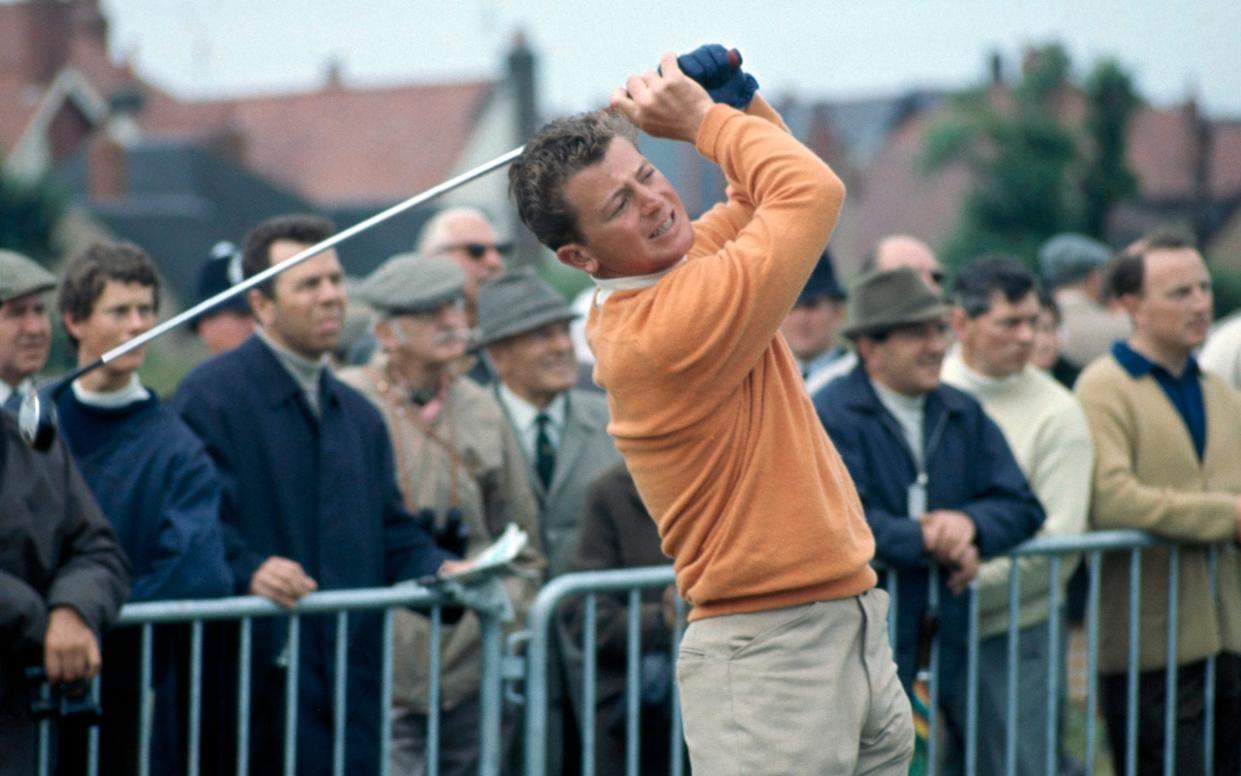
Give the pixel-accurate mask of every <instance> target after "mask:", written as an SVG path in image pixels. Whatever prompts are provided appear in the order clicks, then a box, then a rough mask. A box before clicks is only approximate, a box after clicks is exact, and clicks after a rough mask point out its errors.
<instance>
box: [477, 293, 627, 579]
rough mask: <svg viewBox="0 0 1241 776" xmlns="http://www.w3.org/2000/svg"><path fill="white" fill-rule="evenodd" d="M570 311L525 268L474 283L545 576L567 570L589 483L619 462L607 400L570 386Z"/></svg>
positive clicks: (483, 339) (573, 374)
mask: <svg viewBox="0 0 1241 776" xmlns="http://www.w3.org/2000/svg"><path fill="white" fill-rule="evenodd" d="M575 317H577V316H576V314H575V313H574V312H573V311H572V310H571V309H570V308H569V305H568V304H567V303H566V302H565V300H564V297H562V296H561V295H560V293H559V292H558V291H556V290H555V289H554V288H552V287H551V286H550V285H548V284H547V283H546V282H545V281H543V280H542V279H540V278H539V277H538V276H537V275H535V274H534V273H533V272H530V271H524V270H523V271H517V272H510V273H509V274H507V275H504V276H501V277H500V278H497V279H496V280H493V281H491V282H489V283H487V284H485V285H484V286H482V288H480V289H479V293H478V325H479V333H478V344H479V345H480V346H482V347H485V348H486V349H487V355H488V356H489V357H490V358H491V361H492V363H494V364H495V367H496V373H497V376H498V379H497V381H496V383H495V385H494V390H495V393H496V397H497V398H498V399H499V400H500V406H501V407H503V408H504V411H505V414H506V415H507V416H508V419H509V422H510V423H511V424H512V426H513V431H514V432H515V433H516V435H517V441H518V443H519V444H520V446H521V449H522V451H523V452H524V453H525V456H526V461H527V463H528V464H529V466H528V467H527V472H528V474H529V477H530V486H531V487H532V488H533V489H534V493H535V496H536V497H537V498H538V500H539V507H540V509H539V516H540V520H539V531H540V533H541V534H542V539H543V547H544V549H545V551H546V553H547V564H548V576H550V577H554V576H557V575H559V574H563V573H564V572H565V571H566V570H567V569H568V563H569V556H570V555H571V554H572V552H573V547H574V545H575V544H576V542H577V529H578V526H579V525H580V524H581V519H582V512H583V510H584V509H585V508H586V491H587V488H589V486H590V483H591V482H592V481H593V480H594V478H595V477H597V476H598V475H599V474H600V473H601V472H602V471H603V470H604V469H607V468H608V467H609V466H612V465H613V464H615V463H617V462H619V461H620V454H619V453H618V452H616V446H615V444H614V443H613V442H612V437H610V436H608V430H607V429H608V405H607V402H606V401H605V400H604V398H603V397H602V396H600V395H599V394H596V393H591V392H587V391H580V390H577V389H575V388H574V387H573V386H574V384H575V383H576V382H577V359H576V356H575V354H574V350H573V340H572V339H570V337H569V321H571V320H572V319H573V318H575Z"/></svg>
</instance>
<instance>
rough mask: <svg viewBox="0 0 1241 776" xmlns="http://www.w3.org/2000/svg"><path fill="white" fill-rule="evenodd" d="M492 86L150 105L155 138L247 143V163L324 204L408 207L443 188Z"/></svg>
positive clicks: (149, 126) (149, 125)
mask: <svg viewBox="0 0 1241 776" xmlns="http://www.w3.org/2000/svg"><path fill="white" fill-rule="evenodd" d="M493 87H494V84H493V83H492V82H489V81H464V82H457V83H442V84H420V85H415V86H398V87H391V88H376V89H357V90H355V89H349V88H342V87H331V86H329V87H327V88H324V89H321V90H318V91H314V92H307V93H302V94H288V95H273V96H263V97H243V98H235V99H226V100H211V101H205V102H198V103H179V104H178V103H175V102H168V103H162V104H149V105H148V106H146V108H145V110H144V113H143V115H142V117H141V121H142V125H143V128H144V129H145V130H146V131H147V132H149V133H150V134H152V135H161V134H163V135H178V136H190V137H192V136H202V135H210V134H213V133H217V134H218V133H220V132H223V131H231V132H236V133H239V135H240V136H241V147H242V149H243V150H242V154H243V159H242V161H243V162H244V163H245V164H246V165H247V166H249V167H251V168H252V169H255V170H257V171H258V172H260V173H263V174H264V175H267V176H269V177H271V178H273V179H275V180H277V181H280V182H282V183H283V184H285V185H287V186H289V187H291V188H293V189H295V190H296V191H298V192H299V193H301V194H303V195H305V196H307V197H309V198H310V199H313V200H317V201H320V202H334V203H340V202H382V201H392V200H397V199H402V198H404V197H407V196H410V195H411V194H414V193H416V192H418V191H420V190H422V189H425V188H428V187H430V186H432V185H434V184H435V183H438V182H439V181H441V180H443V179H445V178H447V177H448V176H449V174H450V172H451V170H452V169H453V167H454V166H455V165H456V163H457V160H458V158H459V157H460V155H461V152H462V150H463V149H464V146H465V144H466V142H467V141H468V140H469V137H470V135H471V130H472V129H473V127H474V122H475V120H476V119H477V117H478V114H479V112H480V111H481V109H482V108H483V106H484V105H485V103H486V100H487V98H488V97H489V96H490V95H491V93H492V90H493Z"/></svg>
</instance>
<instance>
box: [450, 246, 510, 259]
mask: <svg viewBox="0 0 1241 776" xmlns="http://www.w3.org/2000/svg"><path fill="white" fill-rule="evenodd" d="M440 250H441V251H444V252H448V251H463V252H464V253H465V254H466V255H467V256H469V257H470V258H471V259H473V260H474V261H478V260H479V259H481V258H482V257H484V256H486V255H487V251H491V250H494V251H495V252H496V253H498V254H500V255H501V256H507V255H508V254H509V251H511V250H513V244H512V243H508V242H502V243H480V242H465V243H455V244H453V245H445V246H444V247H442V248H440Z"/></svg>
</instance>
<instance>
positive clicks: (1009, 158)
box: [922, 44, 1137, 266]
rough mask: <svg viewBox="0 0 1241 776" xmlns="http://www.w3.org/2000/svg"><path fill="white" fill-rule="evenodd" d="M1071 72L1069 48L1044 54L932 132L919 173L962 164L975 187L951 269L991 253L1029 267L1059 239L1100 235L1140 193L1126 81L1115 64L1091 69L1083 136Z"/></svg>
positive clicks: (946, 251)
mask: <svg viewBox="0 0 1241 776" xmlns="http://www.w3.org/2000/svg"><path fill="white" fill-rule="evenodd" d="M1070 72H1071V69H1070V61H1069V57H1068V55H1067V53H1065V51H1064V49H1063V48H1062V47H1061V46H1059V45H1056V44H1053V45H1050V46H1046V47H1044V48H1042V49H1039V50H1037V51H1035V52H1032V54H1031V55H1030V57H1029V59H1028V61H1027V66H1026V68H1025V70H1024V72H1023V74H1022V76H1021V80H1020V82H1019V83H1018V84H1017V86H1016V88H1014V89H1013V90H1011V92H1009V91H1006V90H992V89H989V88H982V89H976V90H973V91H970V92H967V93H965V94H963V95H962V96H960V97H959V98H957V99H956V100H955V102H954V105H953V106H952V107H953V109H952V110H951V112H950V114H949V116H948V118H946V119H944V120H943V121H941V122H939V123H938V124H936V125H935V126H933V127H932V128H931V130H930V131H929V132H928V134H927V138H926V141H925V144H924V147H923V153H922V165H923V168H924V169H925V170H926V171H928V172H935V171H937V170H939V169H941V168H943V167H944V166H945V165H947V164H949V163H952V162H960V163H963V164H965V165H966V167H967V168H968V169H969V170H970V172H971V174H972V177H973V180H974V186H973V188H972V189H971V190H970V191H969V192H968V193H967V195H966V198H965V202H964V203H963V206H962V209H961V215H960V220H959V221H958V223H957V225H956V227H955V228H954V230H953V231H952V233H951V234H950V236H949V238H948V241H947V243H946V244H945V245H943V246H941V248H942V250H941V253H942V258H943V260H944V262H945V263H946V264H948V265H949V266H959V265H960V264H961V263H962V262H964V261H966V260H967V259H969V258H971V257H974V256H977V255H979V254H982V253H990V252H999V253H1007V254H1012V255H1015V256H1018V257H1021V258H1022V259H1024V260H1026V261H1031V262H1032V261H1033V259H1034V256H1035V255H1036V254H1037V251H1038V247H1039V245H1041V244H1042V243H1043V242H1044V241H1045V240H1046V239H1047V238H1049V237H1051V236H1052V235H1054V234H1056V233H1058V232H1062V231H1069V230H1072V231H1086V232H1087V233H1089V234H1092V235H1095V236H1102V233H1103V230H1104V226H1105V223H1106V219H1107V214H1108V212H1110V209H1111V207H1112V206H1113V205H1114V204H1115V203H1116V202H1118V201H1120V200H1122V199H1124V198H1125V197H1128V196H1131V195H1132V194H1133V192H1134V191H1135V190H1136V180H1135V179H1134V177H1133V175H1132V173H1130V172H1129V171H1128V168H1127V167H1126V165H1125V138H1126V133H1127V129H1128V121H1129V119H1130V117H1131V116H1132V114H1133V111H1134V109H1135V108H1136V105H1137V98H1136V96H1135V95H1134V93H1133V89H1132V85H1131V82H1130V80H1129V78H1128V76H1127V75H1126V74H1125V73H1124V71H1123V70H1122V69H1121V68H1120V66H1119V65H1117V64H1116V63H1115V62H1112V61H1107V62H1104V63H1102V64H1101V65H1100V66H1099V67H1097V68H1095V70H1094V71H1093V73H1092V75H1091V76H1090V79H1089V82H1088V91H1087V95H1086V97H1087V118H1086V122H1085V127H1084V128H1083V127H1081V126H1071V125H1070V124H1069V123H1068V121H1067V120H1066V119H1065V114H1066V113H1067V112H1068V111H1066V110H1065V108H1066V105H1067V104H1068V103H1069V100H1070V99H1071V98H1072V97H1073V96H1074V91H1073V87H1072V85H1071V83H1070V81H1069V76H1070Z"/></svg>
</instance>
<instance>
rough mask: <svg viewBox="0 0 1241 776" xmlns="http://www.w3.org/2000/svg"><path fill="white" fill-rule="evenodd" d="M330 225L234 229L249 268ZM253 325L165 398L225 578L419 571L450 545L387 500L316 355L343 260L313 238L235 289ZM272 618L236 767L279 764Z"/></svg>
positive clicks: (353, 396) (306, 715)
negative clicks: (292, 263) (179, 422)
mask: <svg viewBox="0 0 1241 776" xmlns="http://www.w3.org/2000/svg"><path fill="white" fill-rule="evenodd" d="M331 233H332V226H331V224H330V223H328V222H327V221H325V220H324V219H321V218H318V217H314V216H308V215H289V216H279V217H276V218H272V219H269V220H267V221H264V222H263V223H261V224H259V225H258V226H256V227H255V228H254V229H253V230H251V232H250V233H249V234H248V235H247V236H246V240H245V244H244V248H243V258H242V266H243V269H244V271H245V275H246V276H247V277H252V276H254V275H256V274H258V273H259V272H261V271H263V270H265V269H267V268H268V267H270V266H273V265H275V264H278V263H279V262H281V261H283V260H285V259H288V258H290V257H291V256H294V255H295V254H297V253H299V252H301V251H303V250H305V249H306V248H308V247H310V246H311V245H313V244H315V243H318V242H320V241H322V240H325V239H327V238H328V237H329V236H330V235H331ZM249 301H250V306H251V308H252V309H253V310H254V313H255V318H256V319H257V320H258V324H259V325H258V327H257V328H256V329H255V333H254V335H253V336H252V337H250V339H248V340H246V342H244V343H243V344H242V345H240V346H239V347H237V348H236V349H234V350H232V351H230V352H228V353H224V354H222V355H219V356H216V357H215V358H213V359H210V360H208V361H206V362H205V363H203V364H200V365H199V366H198V367H197V368H195V369H194V370H193V371H192V372H191V373H190V374H189V375H188V376H186V378H185V380H183V381H182V383H181V386H180V388H179V389H178V391H177V393H176V396H175V397H174V400H173V403H174V404H175V406H176V407H177V409H178V410H179V411H180V413H181V415H182V417H183V418H184V419H185V420H186V422H187V423H188V424H189V425H190V427H191V428H192V429H193V430H194V431H195V432H196V433H197V434H198V435H199V436H200V437H201V438H202V439H203V441H204V442H205V443H206V445H207V451H208V452H209V453H210V455H211V457H212V458H213V459H214V461H215V463H216V466H217V468H218V469H219V471H220V475H221V477H222V478H223V482H224V497H223V504H222V507H221V517H222V522H223V524H224V531H225V543H226V548H227V552H228V561H229V564H230V565H231V567H232V570H233V577H234V580H235V581H236V589H235V592H237V593H239V594H242V593H251V594H255V595H261V596H265V597H267V598H270V599H272V600H273V601H275V602H276V603H278V604H280V605H282V606H293V605H294V604H295V603H296V602H297V600H298V599H299V598H301V597H302V596H303V595H305V594H306V593H309V592H311V591H314V590H320V589H322V590H333V589H344V588H362V587H377V586H381V585H388V584H391V583H393V582H396V581H398V580H401V579H410V578H417V577H421V576H424V575H429V574H434V573H436V572H437V571H438V570H440V569H441V567H443V566H444V565H445V564H446V563H449V562H450V558H451V557H452V556H451V555H450V554H449V553H447V552H445V551H443V550H441V549H439V548H437V547H436V546H435V545H434V544H433V542H432V541H431V538H430V537H429V536H428V534H427V533H426V532H425V531H423V530H422V529H421V528H420V527H419V526H418V524H417V523H416V522H415V521H414V520H413V519H412V518H411V516H410V515H409V514H408V513H407V512H406V510H405V509H404V508H403V507H402V505H401V496H400V492H399V491H398V489H397V485H396V478H395V473H394V467H393V458H392V446H391V444H390V442H389V441H388V433H387V431H386V429H385V428H384V424H383V419H382V418H381V417H380V415H379V413H378V412H377V411H376V410H375V408H374V407H373V406H372V405H371V403H370V402H369V401H367V400H366V398H365V397H363V396H362V395H361V394H359V393H358V392H357V391H355V390H353V389H352V388H350V387H348V386H346V385H344V384H343V383H341V382H340V381H339V380H338V379H336V377H334V376H333V375H332V374H331V373H330V372H329V371H328V369H327V368H326V364H327V355H328V353H329V352H331V350H332V349H333V348H334V347H335V346H336V344H337V340H338V339H339V337H340V331H341V324H342V322H343V320H344V310H345V293H344V273H343V271H342V270H341V266H340V261H339V260H338V259H337V257H336V253H335V251H331V250H329V251H325V252H323V253H320V254H318V255H317V256H315V257H313V258H311V259H309V260H307V261H305V262H303V263H301V264H299V265H298V266H296V267H293V268H291V269H289V270H287V271H286V272H284V273H282V274H280V275H279V276H277V277H275V278H273V279H272V280H270V281H268V282H266V283H263V284H261V285H260V286H258V287H257V288H254V289H252V290H251V291H250V293H249ZM381 621H382V615H381V614H380V613H379V612H367V613H357V614H352V615H350V617H349V623H350V634H351V637H350V649H349V655H348V668H347V674H348V677H349V679H348V688H349V689H348V698H347V704H346V705H347V716H348V718H349V725H348V729H347V731H346V735H345V738H346V766H345V769H346V771H348V772H350V773H371V772H374V771H375V770H376V769H377V767H378V755H379V751H378V742H379V736H380V725H381V724H383V721H382V718H381V716H380V709H379V695H380V684H379V682H380V677H379V666H380V662H381V648H382V647H381V643H380V636H381ZM287 639H288V631H287V626H286V623H285V622H283V621H264V622H258V623H256V624H255V627H254V654H253V663H252V669H251V671H252V677H253V681H252V684H251V688H252V689H251V699H252V708H251V715H250V719H251V730H250V736H249V740H250V767H251V769H252V770H253V771H254V772H255V773H276V772H279V771H280V770H281V768H282V767H284V765H285V764H284V763H282V760H283V754H282V750H283V748H284V747H283V746H282V741H283V735H282V733H281V725H282V720H283V719H284V695H285V693H284V689H283V688H284V684H285V681H286V679H287V677H286V673H287V661H286V659H285V656H286V655H287V646H288V645H287ZM335 643H336V639H335V618H334V617H330V616H323V617H302V618H301V640H300V643H299V648H300V652H299V661H298V677H297V680H298V682H297V687H298V696H297V710H298V727H297V734H296V735H297V741H296V747H295V753H296V757H297V762H296V771H297V772H298V773H308V774H319V773H328V772H329V771H330V770H331V764H332V727H333V723H332V707H333V703H332V687H333V684H334V681H335V673H336V671H335V668H334V666H335V660H336V657H335Z"/></svg>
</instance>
